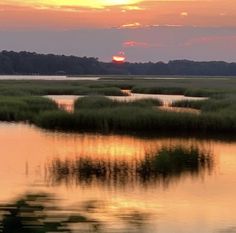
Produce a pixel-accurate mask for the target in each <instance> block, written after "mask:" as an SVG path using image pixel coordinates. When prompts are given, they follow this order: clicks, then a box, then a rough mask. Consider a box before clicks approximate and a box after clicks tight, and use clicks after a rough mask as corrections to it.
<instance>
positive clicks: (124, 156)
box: [0, 123, 236, 233]
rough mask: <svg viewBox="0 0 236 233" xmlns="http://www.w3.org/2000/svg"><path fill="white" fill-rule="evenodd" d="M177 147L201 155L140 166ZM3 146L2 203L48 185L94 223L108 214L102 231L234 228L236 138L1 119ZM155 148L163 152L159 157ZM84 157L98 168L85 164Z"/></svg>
mask: <svg viewBox="0 0 236 233" xmlns="http://www.w3.org/2000/svg"><path fill="white" fill-rule="evenodd" d="M177 149H181V150H183V151H187V152H189V151H191V150H192V151H193V152H192V154H193V156H195V155H199V158H200V157H201V158H202V159H201V160H199V162H197V164H196V163H195V161H194V159H193V160H191V161H188V162H187V163H185V161H183V163H181V164H179V165H177V166H176V164H175V161H174V160H172V159H171V158H169V159H170V163H169V162H168V163H165V162H164V164H165V165H166V166H165V169H164V170H163V171H161V170H158V169H159V168H158V169H157V170H158V173H155V172H153V171H152V170H149V175H145V176H144V175H143V173H142V172H140V170H137V169H136V170H135V169H134V167H138V168H140V166H139V164H140V162H142V164H144V162H146V163H145V164H148V161H152V162H153V161H155V163H156V164H157V167H158V164H159V163H160V162H163V161H162V160H161V161H160V158H161V156H162V158H163V153H166V151H169V152H168V153H171V155H172V156H174V153H172V152H174V151H175V150H177ZM171 151H172V152H171ZM0 154H1V163H0V177H1V179H0V186H1V187H2V189H1V192H0V202H1V203H8V202H10V201H12V200H14V199H15V198H17V197H18V196H20V195H23V194H24V193H25V192H39V191H40V192H41V191H44V192H47V193H53V194H55V197H57V198H60V201H58V199H56V200H57V201H56V205H58V206H61V207H63V208H64V207H66V208H67V209H70V211H75V209H76V210H80V211H82V209H83V211H84V212H86V216H88V217H89V218H93V219H96V224H98V222H99V223H100V222H102V224H101V225H100V224H99V227H101V229H102V230H103V231H104V232H110V233H113V232H123V233H124V232H125V233H126V232H145V233H159V232H163V233H175V232H178V233H199V232H201V233H220V232H235V227H236V201H235V197H236V188H235V187H236V158H235V155H236V142H234V141H233V142H231V141H229V142H226V141H219V140H208V139H195V138H171V137H166V138H138V137H132V136H125V135H123V136H118V135H98V134H64V133H59V132H54V133H53V132H48V131H44V130H41V129H38V128H36V127H33V126H29V125H25V124H9V123H0ZM153 155H158V156H159V157H158V158H157V160H153V157H152V156H153ZM183 155H184V153H183ZM147 156H149V157H148V158H147ZM187 156H190V155H187ZM203 157H204V158H206V159H203ZM194 158H195V157H194ZM85 159H86V161H89V162H88V163H87V164H89V167H90V168H93V169H94V170H93V172H92V173H91V172H90V173H88V172H87V170H86V169H85V166H84V165H81V161H84V160H85ZM148 159H149V160H148ZM79 161H80V162H79ZM55 162H60V164H61V165H63V164H64V165H65V164H66V165H67V166H64V168H65V167H67V168H69V171H66V170H65V169H64V170H63V169H61V170H59V171H58V170H55V167H54V168H53V164H55ZM98 163H99V164H100V165H101V164H103V167H102V169H103V170H102V169H101V166H100V165H99V166H100V167H99V166H98V165H97V164H98ZM75 164H77V165H76V166H77V167H76V166H75ZM114 164H119V165H120V164H123V165H122V167H123V170H122V169H121V170H119V171H116V170H114ZM162 164H163V163H162ZM75 167H76V169H77V170H76V169H74V168H75ZM94 167H95V168H96V169H95V168H94ZM143 167H145V166H143ZM145 168H149V166H146V167H145ZM109 169H110V170H109ZM112 169H113V170H112ZM101 171H103V173H101ZM104 171H105V172H104ZM58 214H59V212H58ZM86 224H87V225H88V224H92V223H91V221H90V222H89V223H88V222H87V223H86ZM94 224H95V223H94V222H93V230H94V231H92V230H91V229H90V228H89V229H90V230H91V231H86V230H83V231H79V230H78V226H74V228H75V229H77V230H76V231H75V232H96V231H95V228H97V227H98V225H96V224H95V225H94ZM87 225H86V227H88V226H87ZM83 227H85V226H84V225H83ZM83 227H82V228H83ZM82 228H80V229H82ZM86 229H87V228H86ZM124 229H126V230H124ZM103 231H102V232H103Z"/></svg>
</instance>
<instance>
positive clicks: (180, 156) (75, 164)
mask: <svg viewBox="0 0 236 233" xmlns="http://www.w3.org/2000/svg"><path fill="white" fill-rule="evenodd" d="M212 168H213V158H212V156H211V153H209V152H206V151H201V150H200V149H199V148H197V147H190V148H189V147H183V146H176V147H163V148H161V149H160V150H159V151H157V152H155V153H152V154H146V155H145V156H144V158H142V159H134V160H132V161H130V160H129V161H128V160H125V159H123V160H116V159H112V160H111V159H96V158H91V157H78V158H76V159H71V160H69V159H68V160H61V159H58V158H57V159H55V160H53V161H52V162H51V163H50V165H49V174H50V175H51V177H50V178H51V181H52V183H53V184H61V183H66V184H73V183H74V184H76V185H79V184H86V185H91V184H94V183H97V184H102V185H108V186H120V185H127V184H130V183H139V184H140V183H141V184H147V185H148V184H150V183H155V182H159V183H160V182H161V183H163V184H168V183H169V182H171V181H175V180H176V179H180V178H181V177H182V176H184V175H186V176H198V175H200V174H204V173H205V172H206V171H207V172H210V171H211V170H212Z"/></svg>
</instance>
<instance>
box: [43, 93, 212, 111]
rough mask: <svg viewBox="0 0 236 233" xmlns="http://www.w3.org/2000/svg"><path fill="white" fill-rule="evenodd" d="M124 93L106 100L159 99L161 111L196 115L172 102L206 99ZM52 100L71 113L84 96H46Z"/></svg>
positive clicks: (201, 98)
mask: <svg viewBox="0 0 236 233" xmlns="http://www.w3.org/2000/svg"><path fill="white" fill-rule="evenodd" d="M124 92H126V93H128V94H129V95H127V96H108V98H110V99H113V100H117V101H123V102H125V101H126V102H128V101H134V100H140V99H148V98H151V99H159V100H161V101H162V102H163V104H164V108H162V109H163V110H168V111H172V110H173V111H177V112H179V111H188V112H189V111H190V112H196V113H198V112H199V111H197V110H195V111H194V110H193V109H186V108H185V109H183V108H181V109H180V108H175V107H170V106H171V104H172V103H173V102H174V101H180V100H194V101H198V100H205V99H207V98H205V97H189V96H184V95H156V94H155V95H152V94H137V93H131V92H130V91H127V90H124ZM46 97H48V98H50V99H52V100H54V101H55V102H56V103H57V104H58V105H59V107H61V108H63V109H66V110H67V111H70V112H71V111H73V109H74V102H75V100H77V99H78V98H82V97H84V96H76V95H48V96H46Z"/></svg>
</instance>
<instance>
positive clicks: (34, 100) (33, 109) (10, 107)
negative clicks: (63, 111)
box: [0, 96, 58, 122]
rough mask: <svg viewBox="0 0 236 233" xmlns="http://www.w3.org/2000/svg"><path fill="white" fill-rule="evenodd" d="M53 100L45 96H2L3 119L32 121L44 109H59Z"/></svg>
mask: <svg viewBox="0 0 236 233" xmlns="http://www.w3.org/2000/svg"><path fill="white" fill-rule="evenodd" d="M57 109H58V108H57V105H56V103H55V102H53V101H52V100H49V99H47V98H43V97H33V96H30V97H10V96H8V97H6V96H4V97H0V120H1V121H30V122H32V121H33V120H34V118H35V117H36V116H37V115H38V114H40V113H41V112H44V111H49V110H57Z"/></svg>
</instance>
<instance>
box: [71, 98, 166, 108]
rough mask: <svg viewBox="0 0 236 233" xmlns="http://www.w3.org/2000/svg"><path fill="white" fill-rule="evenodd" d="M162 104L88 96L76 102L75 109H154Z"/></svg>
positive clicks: (149, 101)
mask: <svg viewBox="0 0 236 233" xmlns="http://www.w3.org/2000/svg"><path fill="white" fill-rule="evenodd" d="M161 105H162V102H161V101H160V100H158V99H140V100H134V101H117V100H112V99H109V98H106V97H104V96H88V97H83V98H79V99H77V100H76V101H75V109H78V110H81V109H101V108H116V107H153V106H161Z"/></svg>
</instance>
